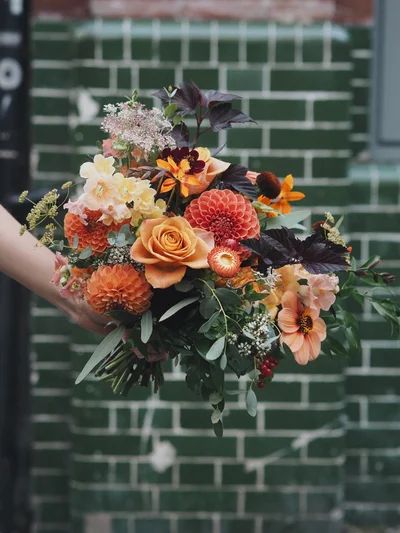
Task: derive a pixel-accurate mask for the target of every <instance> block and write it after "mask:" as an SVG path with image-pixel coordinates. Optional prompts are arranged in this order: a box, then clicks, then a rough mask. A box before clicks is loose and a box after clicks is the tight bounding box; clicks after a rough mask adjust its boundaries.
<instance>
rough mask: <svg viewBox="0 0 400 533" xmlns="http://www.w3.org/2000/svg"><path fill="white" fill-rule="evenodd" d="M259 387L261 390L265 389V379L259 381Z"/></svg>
mask: <svg viewBox="0 0 400 533" xmlns="http://www.w3.org/2000/svg"><path fill="white" fill-rule="evenodd" d="M257 387H258V388H259V389H263V388H264V387H265V381H264V380H263V379H259V380H258V381H257Z"/></svg>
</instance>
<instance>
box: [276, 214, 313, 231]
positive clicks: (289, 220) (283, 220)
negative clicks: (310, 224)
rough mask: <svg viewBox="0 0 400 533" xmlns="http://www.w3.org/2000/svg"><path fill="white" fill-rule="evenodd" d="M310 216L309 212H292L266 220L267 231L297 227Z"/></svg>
mask: <svg viewBox="0 0 400 533" xmlns="http://www.w3.org/2000/svg"><path fill="white" fill-rule="evenodd" d="M310 215H311V211H294V212H293V213H290V215H280V216H277V217H273V218H270V219H268V222H267V228H268V229H275V228H276V229H277V228H283V227H285V228H288V229H292V228H295V227H297V225H298V223H299V222H302V221H303V220H305V219H306V218H308V217H309V216H310Z"/></svg>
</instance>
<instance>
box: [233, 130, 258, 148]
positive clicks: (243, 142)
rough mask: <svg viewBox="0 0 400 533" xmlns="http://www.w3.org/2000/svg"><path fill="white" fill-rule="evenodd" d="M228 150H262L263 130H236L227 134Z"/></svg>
mask: <svg viewBox="0 0 400 533" xmlns="http://www.w3.org/2000/svg"><path fill="white" fill-rule="evenodd" d="M227 146H228V148H252V149H255V148H261V146H262V130H261V129H259V128H235V129H230V130H228V132H227Z"/></svg>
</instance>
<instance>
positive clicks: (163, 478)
mask: <svg viewBox="0 0 400 533" xmlns="http://www.w3.org/2000/svg"><path fill="white" fill-rule="evenodd" d="M138 481H139V484H142V483H152V484H156V485H162V484H165V483H167V484H170V483H171V481H172V472H171V469H170V468H168V469H167V470H166V471H165V472H156V471H155V470H154V468H153V467H152V465H151V464H147V463H141V464H139V465H138Z"/></svg>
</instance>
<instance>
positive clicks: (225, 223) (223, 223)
mask: <svg viewBox="0 0 400 533" xmlns="http://www.w3.org/2000/svg"><path fill="white" fill-rule="evenodd" d="M209 229H210V231H212V232H213V233H214V236H215V244H220V243H221V242H223V241H225V240H226V239H230V238H231V237H232V233H233V230H234V229H235V224H234V222H233V220H232V219H231V217H229V216H227V215H225V214H221V215H217V216H216V217H215V218H214V219H213V220H212V221H211V224H210V226H209Z"/></svg>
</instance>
